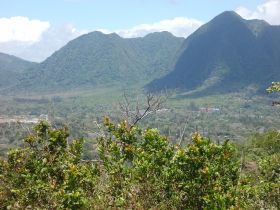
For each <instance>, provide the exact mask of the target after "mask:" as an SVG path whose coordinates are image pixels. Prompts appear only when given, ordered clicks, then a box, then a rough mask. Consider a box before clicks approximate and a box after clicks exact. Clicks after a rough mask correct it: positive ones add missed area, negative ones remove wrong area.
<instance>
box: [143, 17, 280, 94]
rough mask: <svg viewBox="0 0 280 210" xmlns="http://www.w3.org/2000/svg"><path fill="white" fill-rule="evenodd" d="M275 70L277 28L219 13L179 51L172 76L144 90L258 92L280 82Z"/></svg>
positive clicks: (279, 43)
mask: <svg viewBox="0 0 280 210" xmlns="http://www.w3.org/2000/svg"><path fill="white" fill-rule="evenodd" d="M279 66H280V28H279V27H278V26H272V25H269V24H268V23H266V22H264V21H262V20H245V19H243V18H242V17H240V16H239V15H238V14H236V13H235V12H224V13H222V14H220V15H218V16H217V17H215V18H214V19H213V20H211V21H210V22H208V23H207V24H205V25H203V26H202V27H200V28H199V29H198V30H197V31H195V32H194V33H193V34H191V35H190V36H189V37H188V38H187V39H186V40H185V41H184V43H183V45H182V49H181V53H180V56H179V58H178V59H177V61H176V66H175V68H174V70H173V71H172V72H170V73H169V74H167V75H165V76H164V77H162V78H160V79H159V80H155V81H153V82H152V83H150V84H149V85H148V86H147V87H148V89H149V90H164V89H166V88H179V89H183V90H187V91H190V90H195V91H196V93H200V94H204V95H208V94H209V93H211V94H213V93H228V92H233V91H236V90H243V88H244V87H248V86H250V85H254V86H256V87H257V88H259V90H260V91H261V92H263V90H264V89H265V88H266V87H267V86H268V85H269V83H270V82H271V81H273V80H274V79H279V78H280V74H279ZM264 75H265V76H264Z"/></svg>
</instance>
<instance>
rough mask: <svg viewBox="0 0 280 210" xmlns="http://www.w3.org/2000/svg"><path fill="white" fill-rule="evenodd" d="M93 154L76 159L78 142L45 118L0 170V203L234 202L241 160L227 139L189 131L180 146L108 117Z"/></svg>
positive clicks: (156, 205) (188, 205)
mask: <svg viewBox="0 0 280 210" xmlns="http://www.w3.org/2000/svg"><path fill="white" fill-rule="evenodd" d="M104 125H105V130H104V133H103V135H102V136H101V137H99V138H98V159H97V160H89V161H84V160H82V159H81V155H82V144H83V140H82V139H78V140H73V141H72V142H70V143H69V142H68V141H69V140H68V130H67V129H65V128H64V129H53V128H51V127H50V126H49V125H48V124H47V123H46V122H41V123H39V124H38V125H36V126H35V127H34V133H33V134H30V135H28V136H27V137H26V138H25V142H26V146H25V147H24V148H22V149H14V150H11V151H10V152H9V154H8V159H7V160H2V162H1V167H0V174H1V176H0V182H1V183H0V184H1V185H0V195H1V196H0V207H1V208H8V207H10V208H20V209H22V208H32V209H35V208H39V209H41V208H50V209H88V208H94V209H108V208H122V209H150V208H153V209H229V208H231V207H232V208H233V207H235V206H236V205H237V203H236V201H237V200H238V199H237V197H236V186H237V183H238V179H239V174H238V169H239V164H238V161H237V160H236V158H235V149H234V147H233V146H232V145H231V144H230V143H229V142H225V143H223V144H215V143H213V142H211V141H210V140H209V139H206V138H203V137H201V136H200V135H199V134H198V133H195V134H194V135H193V137H192V142H191V143H190V144H188V145H187V146H185V147H180V146H178V145H173V144H171V143H170V142H169V140H168V138H166V137H164V136H161V135H160V134H159V131H158V130H157V129H146V130H141V129H140V128H139V127H137V126H135V127H130V126H128V124H127V123H126V122H125V121H123V122H121V123H119V124H114V123H112V122H111V121H110V119H109V118H106V119H105V122H104Z"/></svg>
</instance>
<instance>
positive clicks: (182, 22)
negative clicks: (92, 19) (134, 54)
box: [98, 17, 203, 38]
mask: <svg viewBox="0 0 280 210" xmlns="http://www.w3.org/2000/svg"><path fill="white" fill-rule="evenodd" d="M202 24H203V23H202V22H201V21H199V20H196V19H191V18H186V17H176V18H174V19H170V20H162V21H159V22H156V23H152V24H141V25H137V26H134V27H132V28H130V29H121V30H115V31H110V30H106V29H98V31H101V32H103V33H111V32H115V33H117V34H119V35H120V36H122V37H125V38H131V37H143V36H145V35H147V34H149V33H153V32H161V31H169V32H171V33H172V34H173V35H175V36H179V37H187V36H189V35H190V34H191V33H192V32H194V31H195V30H196V29H198V28H199V27H200V26H201V25H202Z"/></svg>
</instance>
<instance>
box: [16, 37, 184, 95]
mask: <svg viewBox="0 0 280 210" xmlns="http://www.w3.org/2000/svg"><path fill="white" fill-rule="evenodd" d="M183 41H184V39H183V38H178V37H175V36H173V35H172V34H170V33H168V32H160V33H152V34H149V35H147V36H145V37H143V38H130V39H124V38H121V37H120V36H118V35H117V34H108V35H106V34H103V33H101V32H92V33H89V34H86V35H82V36H80V37H78V38H76V39H74V40H72V41H70V42H69V43H68V44H67V45H66V46H64V47H63V48H61V49H60V50H58V51H57V52H55V53H54V54H53V55H51V56H50V57H49V58H47V59H46V60H45V61H44V62H42V63H40V64H39V65H38V66H36V67H34V68H33V69H31V70H30V71H28V73H27V74H26V75H25V76H24V77H23V78H22V79H21V83H20V84H19V85H18V86H17V89H20V88H24V89H26V90H39V91H40V90H42V91H45V90H50V91H52V90H63V89H71V88H87V87H97V86H104V85H107V86H109V85H110V86H111V85H122V86H126V85H141V86H142V85H144V84H147V82H150V81H152V80H153V79H155V78H159V77H161V76H163V75H165V74H166V73H167V72H168V71H169V70H170V69H171V66H172V62H173V61H174V59H175V56H176V52H177V51H178V49H179V48H180V46H181V44H182V42H183Z"/></svg>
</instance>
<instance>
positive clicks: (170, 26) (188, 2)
mask: <svg viewBox="0 0 280 210" xmlns="http://www.w3.org/2000/svg"><path fill="white" fill-rule="evenodd" d="M0 5H1V6H0V52H4V53H7V54H12V55H16V56H18V57H21V58H24V59H27V60H32V61H42V60H44V59H45V58H47V57H48V56H50V55H51V54H52V53H53V52H54V51H55V50H58V49H59V48H60V47H62V46H64V45H65V44H66V43H67V42H68V41H70V40H72V39H74V38H76V37H78V36H80V35H82V34H84V33H88V32H90V31H94V30H99V31H102V32H103V33H112V32H115V33H118V34H119V35H120V36H122V37H125V38H130V37H141V36H145V35H146V34H148V33H152V32H155V31H169V32H171V33H173V34H174V35H175V36H180V37H188V36H189V35H190V34H191V33H192V32H194V31H195V30H196V29H197V28H199V27H200V26H201V25H203V24H204V23H206V22H208V21H209V20H211V19H212V18H213V17H215V16H216V15H218V14H219V13H221V12H223V11H226V10H233V11H236V12H237V13H238V14H240V15H241V16H242V17H243V18H245V19H255V18H257V19H264V20H266V21H267V22H269V23H270V24H273V25H280V0H246V1H245V0H0Z"/></svg>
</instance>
